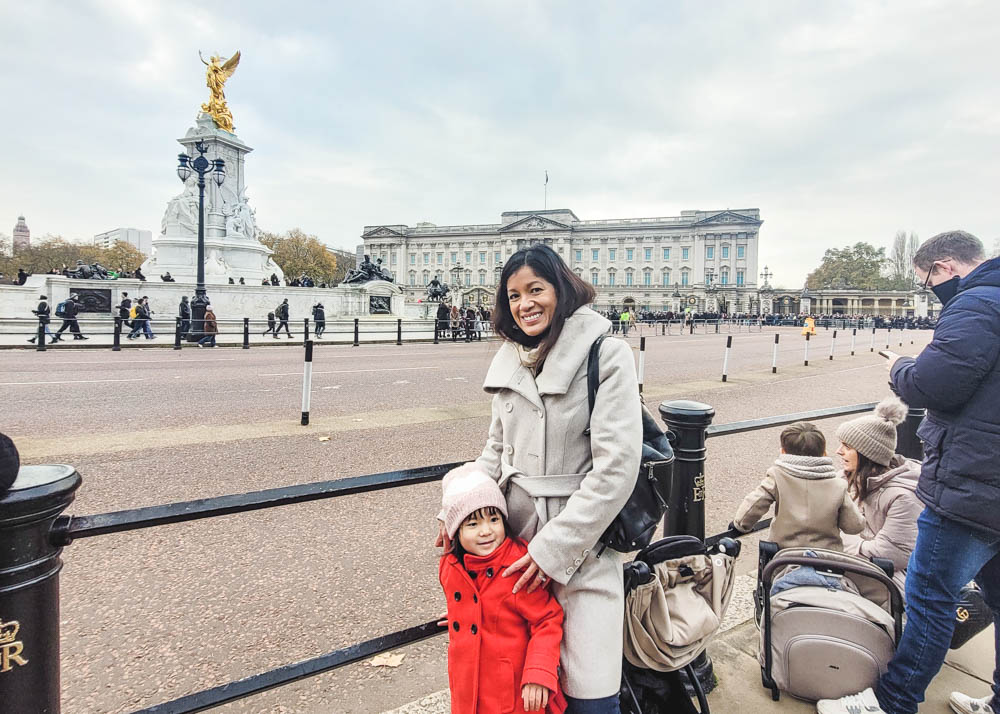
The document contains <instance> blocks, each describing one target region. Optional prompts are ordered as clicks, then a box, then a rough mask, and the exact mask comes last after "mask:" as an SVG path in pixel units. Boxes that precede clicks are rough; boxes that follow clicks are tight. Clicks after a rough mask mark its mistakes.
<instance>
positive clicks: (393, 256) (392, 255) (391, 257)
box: [389, 253, 396, 265]
mask: <svg viewBox="0 0 1000 714" xmlns="http://www.w3.org/2000/svg"><path fill="white" fill-rule="evenodd" d="M389 262H390V263H391V264H392V265H395V264H396V254H395V253H390V254H389Z"/></svg>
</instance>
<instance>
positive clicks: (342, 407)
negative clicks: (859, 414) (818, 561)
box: [0, 329, 931, 714]
mask: <svg viewBox="0 0 1000 714" xmlns="http://www.w3.org/2000/svg"><path fill="white" fill-rule="evenodd" d="M776 332H777V333H778V334H780V345H779V353H778V370H777V373H776V374H775V373H772V371H771V360H772V349H773V344H774V335H775V333H776ZM832 333H833V331H832V330H830V331H824V330H821V331H820V333H819V334H818V335H817V336H816V337H815V338H814V339H813V340H811V341H810V350H811V352H810V355H811V359H810V361H809V365H808V366H805V365H804V364H803V361H804V359H803V358H804V342H803V340H802V337H801V336H800V335H799V334H798V331H797V330H794V329H783V330H777V331H776V330H765V331H764V332H754V333H750V334H747V333H745V332H743V333H738V334H737V333H734V334H733V348H732V353H731V355H730V358H729V362H728V367H729V375H728V381H727V382H725V383H723V382H722V381H721V372H722V364H723V358H724V350H725V344H726V340H727V335H726V334H721V335H715V334H714V333H713V334H707V335H704V334H695V335H690V334H687V335H666V336H662V335H657V336H653V335H652V334H648V333H647V334H646V337H647V339H646V358H645V375H644V395H645V397H646V401H647V403H648V404H650V405H652V406H655V405H656V404H658V403H659V402H660V401H662V400H667V399H679V398H690V399H696V400H699V401H702V402H705V403H707V404H710V405H712V406H713V407H714V408H715V410H716V417H715V421H716V423H725V422H732V421H737V420H743V419H753V418H757V417H763V416H769V415H776V414H787V413H793V412H799V411H804V410H808V409H815V408H820V407H830V406H839V405H846V404H856V403H860V402H873V401H877V400H878V399H879V398H881V397H882V396H884V395H885V394H886V393H887V389H886V370H885V361H884V360H883V359H882V358H881V357H879V356H877V355H876V354H874V353H872V352H870V351H869V344H868V342H867V339H866V340H865V341H864V342H862V340H861V339H860V338H859V339H858V343H857V345H856V350H855V355H854V356H851V355H850V340H849V337H846V338H845V335H844V333H840V335H839V337H838V340H837V343H836V344H835V345H833V344H832ZM930 334H931V333H930V332H929V331H928V332H920V331H917V332H912V333H907V335H906V337H905V340H904V345H903V346H902V347H900V346H899V345H898V343H897V342H896V340H897V339H898V335H897V332H896V331H894V332H893V348H894V349H896V350H897V351H901V352H904V353H909V354H914V353H916V352H917V351H918V350H919V349H921V348H922V347H923V345H924V344H926V342H927V341H928V339H929V338H930ZM885 337H886V331H884V330H881V331H879V333H878V336H877V342H876V344H877V346H881V347H884V346H885V344H884V341H883V340H884V339H885ZM268 339H270V338H268ZM911 339H912V340H913V342H914V344H912V345H911V344H909V342H910V340H911ZM628 341H629V344H630V345H631V346H632V347H633V348H634V349H635V350H636V353H638V349H639V345H640V340H639V338H638V337H630V338H629V340H628ZM70 345H71V346H70V347H69V348H63V349H55V350H48V351H46V352H44V353H40V352H35V351H31V350H7V351H5V352H3V353H2V357H0V404H3V405H4V406H3V409H2V410H0V430H2V431H3V432H4V433H7V434H9V435H10V436H11V437H13V439H14V441H15V443H16V444H17V446H18V448H19V449H20V451H21V454H22V460H23V461H24V462H25V463H69V464H72V465H73V466H75V467H76V468H77V470H78V471H79V472H80V473H81V474H82V476H83V479H84V483H83V486H82V487H81V489H80V491H79V492H78V494H77V500H76V502H75V503H74V504H72V506H71V507H70V509H69V511H68V512H69V513H71V514H74V515H82V514H93V513H102V512H108V511H116V510H121V509H127V508H136V507H141V506H150V505H156V504H161V503H169V502H175V501H184V500H189V499H196V498H205V497H210V496H217V495H223V494H229V493H241V492H245V491H253V490H259V489H264V488H273V487H278V486H284V485H291V484H299V483H308V482H313V481H320V480H327V479H338V478H346V477H350V476H356V475H360V474H368V473H380V472H384V471H390V470H395V469H402V468H410V467H417V466H426V465H430V464H438V463H446V462H452V461H458V460H463V459H469V458H473V457H475V456H476V455H477V454H478V453H479V451H480V449H481V448H482V444H483V441H484V436H483V435H484V434H485V433H486V429H487V428H488V421H489V397H488V395H486V394H484V393H483V391H482V389H481V384H482V379H483V376H484V375H485V373H486V369H487V367H488V366H489V363H490V360H491V358H492V355H493V353H494V352H495V350H496V349H497V343H495V342H485V341H484V342H480V343H471V344H464V343H457V344H455V343H443V344H440V345H433V344H427V343H424V344H418V343H410V344H404V345H402V346H397V345H394V344H381V345H362V346H361V347H351V346H350V345H343V344H341V345H324V346H323V347H321V348H320V349H318V350H317V351H316V354H315V357H314V362H313V382H312V403H311V423H310V425H309V426H308V427H302V426H300V424H299V420H300V413H301V397H302V367H303V362H302V352H303V351H302V348H301V346H298V347H296V346H287V345H283V346H281V347H277V346H275V347H273V348H270V349H266V350H265V349H251V350H241V349H239V348H230V347H220V348H217V349H215V350H197V349H184V350H181V351H179V352H175V351H173V350H164V349H158V348H155V347H153V348H150V347H147V346H146V345H142V346H141V347H140V346H136V347H133V348H132V349H128V350H126V349H123V350H122V351H121V352H111V351H110V350H108V349H74V348H73V346H72V343H70ZM831 346H833V355H834V359H833V360H830V359H829V354H830V353H831ZM840 421H842V419H828V420H824V421H821V422H819V426H820V427H821V428H822V430H823V431H824V433H825V434H826V435H827V439H828V442H829V445H830V450H831V451H832V450H834V449H835V448H836V443H835V441H834V436H833V434H834V430H835V429H836V426H837V425H838V424H839V423H840ZM777 431H778V430H775V429H769V430H764V431H760V432H753V433H743V434H737V435H733V436H727V437H725V438H720V439H712V440H711V441H710V442H709V448H708V461H707V464H706V488H707V508H706V520H707V524H708V530H709V532H715V531H719V530H722V529H723V528H724V527H725V524H726V523H728V521H729V520H730V519H731V517H732V513H733V511H734V510H735V508H736V506H737V505H738V503H739V501H740V500H741V499H742V497H743V495H744V494H745V493H746V492H748V491H749V490H750V489H752V488H753V487H754V486H756V485H757V483H758V482H759V480H760V478H761V477H762V475H763V473H764V471H765V470H766V468H767V466H768V465H769V464H770V463H771V462H772V461H773V459H774V458H775V456H776V454H777V451H778V446H777ZM439 503H440V486H439V485H438V484H434V483H431V484H422V485H418V486H408V487H405V488H397V489H391V490H386V491H381V492H376V493H368V494H360V495H353V496H347V497H341V498H335V499H329V500H325V501H317V502H311V503H306V504H300V505H296V506H293V507H284V508H274V509H267V510H262V511H255V512H252V513H245V514H239V515H232V516H225V517H219V518H212V519H206V520H202V521H196V522H190V523H183V524H175V525H170V526H163V527H158V528H151V529H146V530H141V531H134V532H130V533H122V534H117V535H107V536H100V537H95V538H88V539H83V540H78V541H76V542H74V543H73V544H72V545H71V546H69V547H67V548H66V549H65V551H64V553H63V559H64V561H65V565H64V569H63V572H62V582H61V588H62V596H61V601H62V602H61V607H62V612H61V621H62V672H63V677H62V678H63V707H64V711H66V712H69V713H72V714H78V713H84V714H110V713H118V712H131V711H135V710H136V709H140V708H142V707H148V706H152V705H155V704H158V703H161V702H166V701H168V700H171V699H174V698H176V697H179V696H182V695H185V694H189V693H192V692H196V691H199V690H201V689H204V688H206V687H210V686H216V685H219V684H222V683H225V682H228V681H231V680H234V679H238V678H241V677H246V676H249V675H251V674H256V673H259V672H263V671H266V670H268V669H271V668H274V667H278V666H281V665H285V664H288V663H290V662H296V661H299V660H303V659H307V658H310V657H315V656H317V655H321V654H325V653H327V652H330V651H332V650H334V649H337V648H340V647H345V646H347V645H350V644H353V643H355V642H358V641H361V640H365V639H368V638H371V637H373V636H377V635H380V634H387V633H390V632H394V631H397V630H401V629H404V628H406V627H410V626H412V625H414V624H416V623H421V622H427V621H429V620H431V619H433V618H434V617H436V616H437V615H439V614H440V611H441V610H442V609H443V603H442V601H441V595H440V588H439V585H438V584H437V582H436V565H435V564H436V558H437V554H436V551H435V550H434V549H433V548H432V547H431V544H432V542H433V538H434V534H435V532H436V529H435V525H434V514H435V513H436V512H437V510H438V507H439ZM755 542H756V541H755V540H754V539H753V538H749V539H746V546H745V547H746V548H747V550H748V551H752V550H754V549H755V548H756V545H755ZM754 567H755V559H754V558H753V557H748V556H744V557H743V558H741V560H740V563H739V569H740V570H739V572H740V573H743V574H749V573H751V572H752V570H753V568H754ZM446 646H447V642H446V640H445V639H444V638H441V637H438V638H433V639H431V640H427V641H425V642H422V643H419V644H417V645H414V646H411V647H407V648H405V649H403V650H400V653H402V654H405V657H404V659H403V660H402V662H401V663H400V664H399V666H398V667H385V666H377V665H373V664H372V663H370V662H367V663H361V664H357V665H352V666H350V667H346V668H343V669H340V670H336V671H333V672H329V673H327V674H323V675H319V676H316V677H312V678H309V679H306V680H302V681H300V682H297V683H295V684H290V685H287V686H284V687H281V688H279V689H275V690H271V691H268V692H265V693H263V694H260V695H257V696H254V697H252V698H249V699H246V700H243V701H240V702H234V703H232V704H229V705H226V706H224V707H221V708H219V711H222V712H283V711H284V712H296V713H297V714H329V713H330V712H338V713H339V712H343V713H344V714H375V713H376V712H382V711H388V710H392V709H395V708H398V707H400V706H403V705H404V704H406V703H408V702H414V701H418V700H420V699H422V698H424V697H426V696H428V695H430V694H432V693H434V692H438V691H440V690H443V689H445V688H446V687H447V673H446V666H445V662H446ZM747 681H748V682H750V684H751V687H752V688H753V689H756V688H757V684H756V682H757V680H756V679H749V680H747ZM713 696H714V695H713ZM717 709H718V710H719V711H724V709H723V707H721V706H718V707H717Z"/></svg>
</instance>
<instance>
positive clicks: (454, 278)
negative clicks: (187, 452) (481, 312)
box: [449, 263, 465, 305]
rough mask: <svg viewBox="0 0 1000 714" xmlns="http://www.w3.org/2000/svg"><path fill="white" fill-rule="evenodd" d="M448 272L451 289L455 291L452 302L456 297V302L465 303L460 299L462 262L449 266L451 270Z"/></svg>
mask: <svg viewBox="0 0 1000 714" xmlns="http://www.w3.org/2000/svg"><path fill="white" fill-rule="evenodd" d="M449 272H450V273H451V285H452V290H453V291H454V293H455V295H454V296H453V297H452V302H454V301H455V299H456V298H458V304H459V305H464V304H465V303H464V301H463V299H462V264H461V263H455V264H454V265H453V266H451V270H450V271H449Z"/></svg>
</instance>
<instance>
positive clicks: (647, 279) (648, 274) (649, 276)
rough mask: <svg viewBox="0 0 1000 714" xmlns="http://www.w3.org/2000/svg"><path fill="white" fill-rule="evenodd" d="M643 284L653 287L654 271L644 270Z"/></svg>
mask: <svg viewBox="0 0 1000 714" xmlns="http://www.w3.org/2000/svg"><path fill="white" fill-rule="evenodd" d="M642 284H643V285H652V284H653V271H652V270H643V271H642Z"/></svg>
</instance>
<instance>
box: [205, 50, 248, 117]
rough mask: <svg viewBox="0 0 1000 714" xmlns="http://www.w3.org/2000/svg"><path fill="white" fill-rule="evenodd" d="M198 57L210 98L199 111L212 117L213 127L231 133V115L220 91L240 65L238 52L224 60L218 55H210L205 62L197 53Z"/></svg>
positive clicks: (224, 97) (224, 95)
mask: <svg viewBox="0 0 1000 714" xmlns="http://www.w3.org/2000/svg"><path fill="white" fill-rule="evenodd" d="M198 57H199V58H200V59H201V61H202V62H203V63H204V64H205V67H206V70H205V84H207V85H208V90H209V92H210V96H209V99H208V102H207V103H206V104H202V105H201V110H202V111H203V112H205V113H206V114H208V115H209V116H211V117H212V120H213V121H214V122H215V125H216V126H217V127H219V128H220V129H224V130H225V131H228V132H232V130H233V113H232V112H230V111H229V107H228V106H226V94H225V92H223V91H222V89H223V87H224V86H225V84H226V80H227V79H229V78H230V77H232V76H233V72H235V71H236V66H237V65H238V64H239V63H240V53H239V50H237V51H236V54H234V55H233V56H232V57H230V58H229V59H224V58H222V57H219V56H218V55H212V57H210V58H209V60H210V61H208V62H205V58H204V57H202V56H201V51H200V50H199V51H198Z"/></svg>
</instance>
